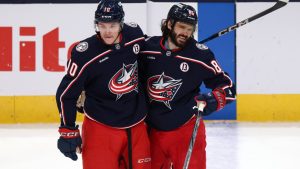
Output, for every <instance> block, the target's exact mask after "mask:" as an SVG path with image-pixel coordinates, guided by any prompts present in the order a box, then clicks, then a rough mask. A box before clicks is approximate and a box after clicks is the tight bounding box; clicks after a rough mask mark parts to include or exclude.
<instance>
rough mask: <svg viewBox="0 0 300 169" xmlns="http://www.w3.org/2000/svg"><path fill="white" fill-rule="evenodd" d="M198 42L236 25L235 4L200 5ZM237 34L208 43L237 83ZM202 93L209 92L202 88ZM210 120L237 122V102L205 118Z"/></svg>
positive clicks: (222, 65) (232, 33) (233, 33)
mask: <svg viewBox="0 0 300 169" xmlns="http://www.w3.org/2000/svg"><path fill="white" fill-rule="evenodd" d="M198 15H199V22H198V40H199V41H200V40H202V39H204V38H206V37H208V36H210V35H212V34H214V33H216V32H219V31H221V30H222V29H224V28H227V27H229V26H231V25H234V24H235V21H236V19H235V18H236V16H235V3H234V2H230V3H229V2H228V3H201V2H200V3H198ZM235 37H236V34H235V31H233V32H230V33H228V34H226V35H224V36H221V37H219V38H216V39H214V40H211V41H209V42H206V43H205V44H206V45H207V46H208V47H209V48H210V49H211V50H212V51H213V52H214V54H215V57H216V59H217V61H218V62H219V64H220V66H221V67H222V69H223V71H225V72H227V73H228V74H229V75H230V77H231V79H232V80H233V82H236V78H235V76H236V45H235V43H236V40H235ZM201 92H209V90H207V89H205V87H204V86H201ZM204 119H207V120H208V119H209V120H236V102H234V103H231V104H229V105H227V106H226V107H225V108H224V109H223V110H221V111H219V112H216V113H213V114H211V115H209V116H206V117H204Z"/></svg>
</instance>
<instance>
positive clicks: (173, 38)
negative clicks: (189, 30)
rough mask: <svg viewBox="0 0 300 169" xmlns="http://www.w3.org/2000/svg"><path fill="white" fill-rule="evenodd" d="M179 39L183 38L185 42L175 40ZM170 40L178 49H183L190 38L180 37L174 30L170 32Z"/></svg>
mask: <svg viewBox="0 0 300 169" xmlns="http://www.w3.org/2000/svg"><path fill="white" fill-rule="evenodd" d="M179 37H183V38H185V40H184V41H181V40H177V39H179ZM170 38H171V41H172V42H173V43H174V44H175V45H176V46H178V47H179V48H183V47H184V46H185V45H186V43H187V41H188V40H189V39H190V37H188V36H185V35H181V34H179V35H178V34H177V33H175V31H174V30H172V31H171V33H170Z"/></svg>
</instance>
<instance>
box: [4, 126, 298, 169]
mask: <svg viewBox="0 0 300 169" xmlns="http://www.w3.org/2000/svg"><path fill="white" fill-rule="evenodd" d="M205 124H206V135H207V149H206V150H207V169H299V168H300V123H241V122H239V123H237V122H210V121H209V122H205ZM57 126H58V125H55V124H38V125H0V169H62V168H63V169H81V168H82V166H81V165H82V161H81V158H79V160H78V161H76V162H74V161H72V160H70V159H68V158H65V157H64V156H63V155H62V154H61V153H60V152H59V150H58V149H57V148H56V141H57V138H58V136H59V135H58V132H57Z"/></svg>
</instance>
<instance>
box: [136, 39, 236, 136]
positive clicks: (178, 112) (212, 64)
mask: <svg viewBox="0 0 300 169" xmlns="http://www.w3.org/2000/svg"><path fill="white" fill-rule="evenodd" d="M141 53H142V57H141V65H140V67H142V69H143V70H142V71H143V72H141V74H143V81H144V83H145V84H146V85H147V92H148V96H149V104H150V105H149V112H148V116H147V122H148V123H149V124H150V126H152V127H154V128H156V129H159V130H172V129H175V128H178V127H180V126H181V125H183V124H184V123H186V122H187V121H188V120H189V119H191V118H192V117H193V116H194V115H195V113H197V110H196V109H193V107H194V106H195V105H196V102H195V100H194V97H195V96H197V95H199V87H200V85H201V84H202V83H204V84H205V86H206V87H207V88H210V89H215V88H217V87H219V88H223V89H224V90H225V92H226V102H227V103H229V102H231V101H232V100H234V99H235V96H234V94H232V92H231V90H227V89H230V88H231V87H232V86H233V82H232V80H231V79H230V77H229V76H228V75H227V74H226V73H225V72H223V70H222V69H221V67H220V66H219V64H218V62H217V61H216V59H215V57H214V55H213V53H212V52H211V50H209V49H208V48H207V47H206V46H205V45H203V44H199V43H198V42H197V41H196V40H194V39H191V40H189V41H188V42H187V44H186V46H185V48H184V49H183V50H167V49H165V47H164V45H163V38H162V37H160V36H159V37H151V38H149V39H147V40H146V44H145V48H144V49H143V50H142V51H141Z"/></svg>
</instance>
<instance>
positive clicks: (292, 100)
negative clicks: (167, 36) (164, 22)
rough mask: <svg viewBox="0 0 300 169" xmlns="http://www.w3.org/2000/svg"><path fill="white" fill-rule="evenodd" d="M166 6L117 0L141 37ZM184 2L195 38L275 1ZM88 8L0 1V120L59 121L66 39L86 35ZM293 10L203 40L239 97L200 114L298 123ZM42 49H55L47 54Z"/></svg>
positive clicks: (299, 83) (152, 29)
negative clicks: (195, 17) (194, 20)
mask: <svg viewBox="0 0 300 169" xmlns="http://www.w3.org/2000/svg"><path fill="white" fill-rule="evenodd" d="M1 2H4V1H1ZM10 2H11V3H12V1H10ZM52 2H53V1H52ZM74 2H75V1H74ZM76 2H79V1H76ZM85 2H90V1H85ZM172 4H173V3H168V2H160V3H158V2H153V1H148V2H147V3H145V1H142V0H140V1H136V3H124V9H125V12H126V19H125V21H135V22H137V23H139V25H140V26H141V28H142V29H143V30H144V32H146V33H147V34H148V35H159V34H160V29H159V24H160V21H161V19H163V18H162V17H164V16H166V14H167V11H168V9H169V8H170V6H172ZM188 4H190V5H192V6H194V7H195V8H196V9H197V10H198V14H199V27H198V32H196V36H195V37H196V38H198V39H199V40H201V39H203V38H205V37H207V36H209V35H211V34H213V33H215V32H217V31H220V30H222V29H223V28H226V27H228V26H230V25H233V24H234V23H236V22H237V21H240V20H243V19H245V18H248V17H249V16H252V15H254V14H256V13H258V12H260V11H263V10H265V9H267V8H269V7H271V6H272V5H273V4H274V2H253V3H251V2H249V3H248V2H237V3H234V2H231V1H219V2H213V3H208V2H202V1H201V2H199V3H196V2H192V1H191V2H189V3H188ZM95 7H96V4H95V3H85V4H77V3H76V4H56V3H54V4H47V3H46V4H1V5H0V21H1V22H0V46H1V47H2V48H0V51H1V55H0V123H23V122H24V123H25V122H26V123H31V122H37V123H43V122H58V121H59V116H58V112H57V108H56V103H55V98H54V94H55V91H56V88H57V86H58V84H59V82H60V80H61V78H62V77H63V75H64V72H65V64H66V61H67V58H68V53H69V50H70V49H71V47H72V45H73V44H74V43H75V42H76V41H78V40H81V39H83V38H86V37H88V36H90V35H91V34H93V31H94V30H93V25H92V18H93V12H94V10H95ZM299 10H300V3H298V2H292V3H290V4H288V6H287V7H284V8H282V9H280V10H278V11H276V12H274V13H272V14H269V15H267V16H265V17H264V18H261V19H258V20H257V21H254V22H253V23H249V25H246V26H244V27H242V28H239V29H238V31H237V32H232V33H230V34H227V35H225V36H223V37H220V38H218V39H215V40H213V41H210V42H208V43H207V45H208V46H209V47H210V48H211V49H212V50H213V51H214V53H215V55H216V58H217V60H218V61H219V63H220V65H221V66H222V68H223V70H224V71H226V72H228V73H229V74H230V76H231V77H232V79H233V81H234V82H236V84H237V92H238V100H237V102H236V103H233V104H231V105H229V106H227V107H226V108H225V109H224V110H222V111H221V112H218V113H214V114H213V115H211V116H209V117H206V119H213V120H216V119H217V120H218V119H221V120H224V119H225V120H239V121H300V106H299V103H300V78H299V77H298V76H299V75H297V73H298V74H299V72H300V71H299V69H298V68H297V67H298V64H297V63H299V62H300V58H299V57H298V56H297V54H299V53H300V51H299V50H300V49H299V47H298V46H297V44H298V39H300V37H299V36H300V35H299V33H298V31H297V30H299V29H300V24H299V23H294V22H293V21H292V20H289V19H287V18H298V17H300V16H299V15H300V14H299V12H297V11H299ZM66 11H67V12H66ZM137 13H138V15H137ZM4 14H5V15H4ZM20 15H22V18H23V19H20V17H19V16H20ZM26 29H27V30H29V32H27V34H26V31H25V33H24V30H26ZM30 30H31V31H30ZM199 35H201V36H199ZM49 39H50V40H49ZM51 39H52V41H51ZM24 44H25V47H24ZM26 45H27V48H26ZM3 46H4V47H5V49H11V50H4V49H3ZM47 47H48V48H52V49H53V51H54V52H53V53H51V54H49V53H48V54H47V52H45V48H47ZM9 51H11V52H9ZM55 52H57V53H55ZM30 56H31V57H30ZM32 56H35V57H32ZM203 91H205V90H203ZM81 118H82V116H80V117H79V119H81Z"/></svg>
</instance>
